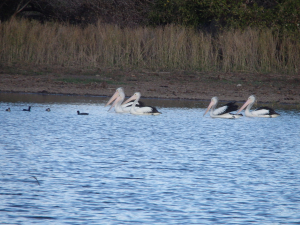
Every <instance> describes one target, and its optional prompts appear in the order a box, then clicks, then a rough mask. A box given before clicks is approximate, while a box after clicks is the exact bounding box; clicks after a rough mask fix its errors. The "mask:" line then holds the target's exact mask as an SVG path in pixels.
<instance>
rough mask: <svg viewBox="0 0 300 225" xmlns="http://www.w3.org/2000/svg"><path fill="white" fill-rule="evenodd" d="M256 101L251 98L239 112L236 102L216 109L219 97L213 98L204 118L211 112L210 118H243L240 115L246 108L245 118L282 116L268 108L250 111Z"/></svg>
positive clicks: (253, 97) (252, 96)
mask: <svg viewBox="0 0 300 225" xmlns="http://www.w3.org/2000/svg"><path fill="white" fill-rule="evenodd" d="M255 100H256V98H255V96H254V95H251V96H249V98H248V100H247V101H246V102H245V104H244V105H243V106H242V107H241V108H240V109H239V110H237V109H238V106H237V105H236V104H235V103H236V102H229V103H227V104H226V105H223V106H221V107H220V108H217V109H216V106H217V104H218V97H213V98H212V99H211V102H210V104H209V106H208V107H207V110H206V111H205V113H204V115H203V116H205V114H206V113H207V112H208V111H209V110H210V116H211V117H213V118H226V119H235V118H240V117H242V116H243V115H242V114H240V112H241V111H242V110H243V109H245V108H246V107H247V108H246V110H245V116H247V117H266V118H274V117H277V116H280V114H278V113H277V112H275V111H274V109H272V108H269V107H267V106H263V107H259V108H257V109H255V110H253V111H250V109H251V107H252V106H253V104H254V103H255ZM235 111H237V113H233V112H235Z"/></svg>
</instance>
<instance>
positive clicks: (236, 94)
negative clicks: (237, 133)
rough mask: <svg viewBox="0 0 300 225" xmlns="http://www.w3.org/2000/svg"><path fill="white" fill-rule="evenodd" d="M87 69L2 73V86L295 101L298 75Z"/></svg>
mask: <svg viewBox="0 0 300 225" xmlns="http://www.w3.org/2000/svg"><path fill="white" fill-rule="evenodd" d="M104 74H106V75H102V74H101V73H99V74H88V75H76V74H60V73H55V74H34V75H28V74H26V75H24V74H13V75H12V74H7V73H2V74H0V91H1V92H30V93H45V94H47V93H48V94H76V95H96V96H111V95H112V94H113V93H114V91H115V89H116V88H118V87H123V88H124V90H125V93H126V96H131V95H132V94H133V93H134V92H136V91H140V92H141V93H142V97H155V98H167V99H198V100H210V99H211V97H213V96H218V97H219V99H220V100H224V101H232V100H235V101H241V102H243V101H245V100H246V99H247V98H248V96H249V95H251V94H255V95H256V96H257V99H258V101H259V102H271V103H279V104H280V103H285V104H299V103H300V78H299V76H283V75H274V74H267V75H266V74H263V75H262V74H244V73H195V72H194V73H193V72H148V71H143V72H128V71H127V72H124V71H113V72H112V73H104Z"/></svg>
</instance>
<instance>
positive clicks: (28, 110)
mask: <svg viewBox="0 0 300 225" xmlns="http://www.w3.org/2000/svg"><path fill="white" fill-rule="evenodd" d="M30 109H31V106H29V107H28V109H23V111H27V112H30Z"/></svg>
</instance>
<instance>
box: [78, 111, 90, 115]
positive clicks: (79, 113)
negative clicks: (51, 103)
mask: <svg viewBox="0 0 300 225" xmlns="http://www.w3.org/2000/svg"><path fill="white" fill-rule="evenodd" d="M77 114H78V115H89V114H88V113H81V112H79V111H77Z"/></svg>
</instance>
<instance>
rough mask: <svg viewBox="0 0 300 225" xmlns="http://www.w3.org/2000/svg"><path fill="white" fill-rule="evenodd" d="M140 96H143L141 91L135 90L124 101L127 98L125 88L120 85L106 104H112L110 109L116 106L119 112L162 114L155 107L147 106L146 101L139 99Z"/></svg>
mask: <svg viewBox="0 0 300 225" xmlns="http://www.w3.org/2000/svg"><path fill="white" fill-rule="evenodd" d="M140 98H141V93H140V92H135V93H134V94H133V95H132V96H131V97H130V98H129V99H127V100H126V101H125V102H123V101H124V99H125V93H124V89H123V88H122V87H120V88H118V89H117V90H116V92H115V93H114V95H113V96H112V97H111V98H110V99H109V101H108V102H107V104H106V105H105V106H108V105H110V104H112V105H111V107H110V108H109V110H111V109H112V108H113V107H115V111H116V112H117V113H131V114H135V115H159V114H161V112H158V111H157V109H156V108H155V107H153V106H145V105H144V103H142V102H141V101H139V100H140ZM109 110H108V111H109Z"/></svg>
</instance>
